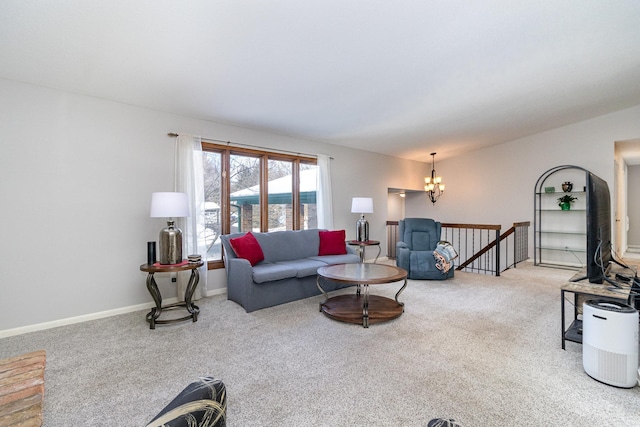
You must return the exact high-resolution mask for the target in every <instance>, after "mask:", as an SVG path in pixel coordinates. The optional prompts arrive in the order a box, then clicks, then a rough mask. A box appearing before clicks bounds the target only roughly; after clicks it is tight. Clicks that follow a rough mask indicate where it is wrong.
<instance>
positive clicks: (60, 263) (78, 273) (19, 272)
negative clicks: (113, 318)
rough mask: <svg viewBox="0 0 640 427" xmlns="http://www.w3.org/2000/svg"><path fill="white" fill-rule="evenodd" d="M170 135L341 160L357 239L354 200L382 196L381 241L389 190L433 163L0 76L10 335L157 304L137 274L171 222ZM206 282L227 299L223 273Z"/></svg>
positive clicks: (338, 183)
mask: <svg viewBox="0 0 640 427" xmlns="http://www.w3.org/2000/svg"><path fill="white" fill-rule="evenodd" d="M168 132H184V133H191V134H196V135H201V136H203V137H208V138H215V139H221V140H225V141H234V142H240V143H246V144H254V145H259V146H266V147H273V148H275V149H284V150H292V151H296V152H302V153H311V154H316V153H323V154H328V155H330V156H332V157H333V158H334V160H333V161H332V165H331V167H332V173H333V179H332V181H333V196H334V200H333V206H334V209H335V218H334V221H335V228H336V229H339V228H344V229H346V230H347V236H348V238H355V223H356V220H357V219H358V216H357V215H355V214H351V213H350V209H351V198H352V197H354V196H369V197H373V198H374V213H373V214H369V215H367V219H368V221H369V223H370V235H371V237H372V238H375V239H377V240H381V241H383V240H384V238H385V236H386V231H385V221H386V219H387V218H386V210H387V187H397V188H411V186H412V185H413V182H418V183H419V182H420V180H421V179H422V176H423V175H424V164H423V163H418V162H411V161H406V160H401V159H397V158H392V157H388V156H382V155H378V154H373V153H369V152H364V151H358V150H353V149H348V148H343V147H338V146H334V145H328V144H319V143H316V142H313V141H308V140H301V139H295V138H288V137H284V136H280V135H275V134H268V133H264V132H257V131H253V130H250V129H244V128H239V127H235V126H229V125H223V124H219V123H214V122H209V121H205V120H198V119H193V118H188V117H183V116H178V115H174V114H169V113H164V112H159V111H154V110H149V109H144V108H138V107H134V106H130V105H124V104H119V103H115V102H109V101H104V100H101V99H97V98H90V97H85V96H80V95H75V94H71V93H65V92H60V91H56V90H50V89H46V88H42V87H37V86H31V85H25V84H22V83H17V82H12V81H7V80H2V79H0V135H1V138H2V155H1V156H0V173H1V174H2V179H1V180H0V200H2V201H3V203H2V210H3V214H2V219H3V230H2V240H1V241H0V271H2V276H1V278H0V337H2V336H7V335H12V334H15V333H21V332H27V331H29V330H35V329H40V328H44V327H48V326H52V325H56V324H65V323H71V322H74V321H78V320H83V319H86V318H93V317H100V316H104V315H110V314H113V313H116V312H121V311H128V310H133V309H139V310H142V309H145V310H146V307H148V306H150V305H151V301H152V299H151V297H150V295H149V294H148V292H147V290H146V287H145V278H146V276H145V274H144V273H142V272H140V271H139V266H140V265H141V264H143V263H145V262H146V242H147V241H152V240H157V234H158V231H159V230H160V229H161V228H162V227H163V225H164V221H163V220H162V219H159V218H149V202H150V197H151V193H152V192H153V191H171V190H172V189H173V162H174V142H175V140H174V139H173V138H170V137H168V136H167V133H168ZM384 244H386V242H385V243H384ZM208 278H209V289H210V290H211V289H214V291H213V292H216V291H215V289H216V288H217V289H218V291H222V292H223V291H224V288H225V287H226V283H225V278H224V271H223V270H212V271H210V272H209V275H208ZM158 282H159V286H160V289H161V291H162V294H163V297H165V298H166V297H175V290H174V288H173V285H171V284H170V283H169V281H168V279H164V280H158ZM140 321H141V322H144V315H143V314H141V317H140Z"/></svg>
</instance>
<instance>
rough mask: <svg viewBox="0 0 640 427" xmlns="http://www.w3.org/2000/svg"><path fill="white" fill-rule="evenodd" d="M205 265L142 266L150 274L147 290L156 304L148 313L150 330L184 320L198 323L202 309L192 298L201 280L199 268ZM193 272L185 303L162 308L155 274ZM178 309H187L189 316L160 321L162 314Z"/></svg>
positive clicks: (186, 263) (181, 302)
mask: <svg viewBox="0 0 640 427" xmlns="http://www.w3.org/2000/svg"><path fill="white" fill-rule="evenodd" d="M202 265H204V262H203V261H199V262H188V261H186V260H185V261H183V262H182V263H180V264H168V265H167V264H158V263H156V264H142V265H141V266H140V270H141V271H145V272H147V273H149V274H148V275H147V289H148V290H149V293H150V294H151V297H152V298H153V301H154V302H155V303H156V306H155V307H153V308H152V309H151V311H150V312H149V313H147V322H149V329H155V328H156V324H159V325H161V324H165V323H174V322H180V321H183V320H187V319H191V320H192V321H193V322H197V321H198V314H199V313H200V308H199V307H198V306H197V305H195V304H194V303H193V302H192V301H191V298H192V297H193V293H194V292H195V290H196V287H197V286H198V281H199V280H200V274H199V273H198V267H202ZM188 270H191V277H189V283H188V284H187V288H186V289H185V291H184V301H180V302H176V303H174V304H168V305H165V306H164V307H163V306H162V295H160V289H158V284H157V283H156V279H155V278H154V277H153V275H154V274H155V273H177V272H180V271H188ZM176 308H185V309H186V310H187V311H188V312H189V315H188V316H184V317H180V318H177V319H166V320H159V319H158V318H159V317H160V315H161V314H162V311H163V310H172V309H176Z"/></svg>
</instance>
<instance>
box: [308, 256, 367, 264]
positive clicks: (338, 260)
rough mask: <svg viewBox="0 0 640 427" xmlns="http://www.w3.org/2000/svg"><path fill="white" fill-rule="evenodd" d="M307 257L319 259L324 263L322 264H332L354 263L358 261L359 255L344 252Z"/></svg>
mask: <svg viewBox="0 0 640 427" xmlns="http://www.w3.org/2000/svg"><path fill="white" fill-rule="evenodd" d="M309 259H312V260H315V261H320V262H322V263H324V265H334V264H355V263H357V262H360V257H359V256H358V255H355V254H350V253H349V254H345V255H322V256H321V255H318V256H312V257H309Z"/></svg>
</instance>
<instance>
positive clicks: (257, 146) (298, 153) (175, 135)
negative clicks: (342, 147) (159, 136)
mask: <svg viewBox="0 0 640 427" xmlns="http://www.w3.org/2000/svg"><path fill="white" fill-rule="evenodd" d="M167 135H169V136H171V137H177V136H178V134H177V133H175V132H169V133H168V134H167ZM200 139H201V140H203V141H207V142H221V143H223V144H227V145H230V144H233V145H238V146H240V147H249V148H260V149H262V150H268V151H272V152H279V153H284V154H295V155H298V156H306V157H314V158H318V155H317V154H307V153H300V152H298V151H289V150H279V149H277V148H276V149H274V148H269V147H263V146H261V145H251V144H243V143H241V142H231V141H223V140H221V139H213V138H202V137H200ZM329 158H330V159H331V160H333V157H329Z"/></svg>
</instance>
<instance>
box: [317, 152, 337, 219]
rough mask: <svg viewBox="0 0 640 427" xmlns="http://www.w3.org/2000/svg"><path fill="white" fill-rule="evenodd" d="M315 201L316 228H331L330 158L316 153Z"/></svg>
mask: <svg viewBox="0 0 640 427" xmlns="http://www.w3.org/2000/svg"><path fill="white" fill-rule="evenodd" d="M316 188H317V193H316V196H317V197H316V203H317V204H318V228H325V229H327V230H332V229H333V203H332V201H331V200H332V195H331V158H330V157H329V156H327V155H326V154H318V175H317V186H316Z"/></svg>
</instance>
